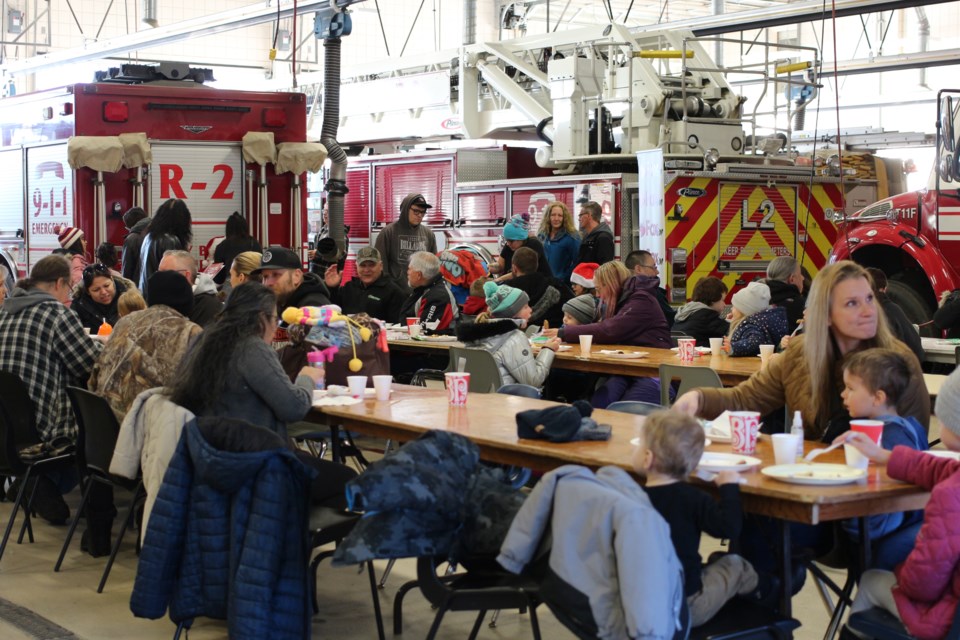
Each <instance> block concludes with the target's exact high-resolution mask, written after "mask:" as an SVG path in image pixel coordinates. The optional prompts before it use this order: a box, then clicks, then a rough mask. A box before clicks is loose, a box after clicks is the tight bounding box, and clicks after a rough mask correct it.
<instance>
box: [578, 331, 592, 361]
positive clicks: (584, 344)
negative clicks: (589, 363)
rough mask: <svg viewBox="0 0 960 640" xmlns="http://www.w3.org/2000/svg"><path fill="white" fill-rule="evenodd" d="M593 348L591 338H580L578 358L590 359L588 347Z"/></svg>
mask: <svg viewBox="0 0 960 640" xmlns="http://www.w3.org/2000/svg"><path fill="white" fill-rule="evenodd" d="M592 346H593V336H580V356H581V357H583V358H589V357H590V347H592Z"/></svg>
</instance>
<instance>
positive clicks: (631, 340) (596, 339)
mask: <svg viewBox="0 0 960 640" xmlns="http://www.w3.org/2000/svg"><path fill="white" fill-rule="evenodd" d="M659 285H660V280H659V278H651V277H650V276H633V277H632V278H630V279H629V280H627V281H626V282H625V283H624V285H623V293H622V294H620V299H619V300H617V310H616V312H615V313H614V314H613V315H612V316H611V317H609V318H607V319H606V320H601V321H600V322H595V323H593V324H582V325H579V326H576V325H569V326H568V325H565V326H564V327H563V340H564V341H565V342H579V341H580V336H581V335H591V334H592V335H593V343H594V344H626V345H631V346H636V347H657V348H661V349H669V348H670V345H671V344H672V343H671V341H670V329H669V328H668V327H667V319H666V318H665V317H664V315H663V311H662V310H661V309H660V303H659V302H657V294H656V290H657V287H658V286H659Z"/></svg>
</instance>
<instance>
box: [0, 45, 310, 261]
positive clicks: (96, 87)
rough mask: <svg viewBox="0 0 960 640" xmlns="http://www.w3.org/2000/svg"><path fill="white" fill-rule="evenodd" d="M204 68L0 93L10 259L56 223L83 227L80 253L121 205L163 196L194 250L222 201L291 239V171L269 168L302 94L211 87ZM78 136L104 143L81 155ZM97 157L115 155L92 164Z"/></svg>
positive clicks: (45, 243)
mask: <svg viewBox="0 0 960 640" xmlns="http://www.w3.org/2000/svg"><path fill="white" fill-rule="evenodd" d="M158 78H159V80H158ZM208 78H209V72H208V71H206V70H196V69H191V68H189V67H187V66H186V65H178V64H163V65H161V66H160V67H159V68H154V67H149V68H148V67H144V66H141V65H125V66H124V67H121V68H119V69H118V70H114V71H113V72H112V73H111V74H109V76H108V77H106V78H105V79H104V81H100V82H94V83H89V84H76V85H73V86H69V87H66V88H64V89H57V90H51V91H43V92H37V93H33V94H26V95H22V96H17V97H12V98H7V99H4V100H3V101H2V102H0V175H3V185H4V189H2V190H0V251H2V253H0V255H2V256H3V257H2V258H0V259H2V260H3V262H5V263H7V266H8V267H12V269H11V271H12V272H13V273H19V274H21V275H23V274H25V273H26V272H27V271H28V270H29V268H30V267H31V266H32V265H33V264H34V263H36V261H37V260H39V259H40V258H42V257H43V256H45V255H47V254H49V253H50V252H51V251H52V250H53V249H56V248H58V247H59V245H58V243H57V233H56V231H55V229H56V228H58V227H59V226H60V225H69V226H76V227H79V228H80V229H81V230H83V232H84V234H85V236H86V239H87V247H88V249H87V250H88V253H92V252H93V251H94V250H95V248H96V247H97V246H98V245H99V244H100V243H101V242H112V243H113V244H115V245H122V243H123V238H124V236H125V235H126V231H125V229H124V226H123V221H122V219H121V216H122V215H123V213H124V212H125V211H127V210H128V209H129V208H130V207H132V206H139V207H142V208H143V209H144V210H145V211H147V212H148V213H150V212H152V211H153V210H155V209H156V207H157V206H159V205H160V204H161V203H162V202H164V201H165V200H167V199H168V198H180V199H182V200H184V201H185V202H186V203H187V205H188V206H189V208H190V211H191V214H192V217H193V233H194V239H193V246H194V247H195V253H198V254H199V257H200V258H201V259H203V258H205V257H206V250H207V249H208V248H209V246H210V241H211V240H212V239H213V238H215V237H217V236H222V235H223V229H224V223H225V221H226V219H227V217H228V216H229V215H230V214H231V213H232V212H234V211H239V212H241V213H243V214H244V215H245V217H246V218H247V220H248V221H249V224H250V230H251V232H252V234H253V235H254V236H255V237H256V238H257V239H258V240H259V241H260V242H261V243H262V244H263V245H264V246H266V245H268V244H283V245H288V246H300V245H301V244H302V239H303V237H304V234H305V231H306V227H305V215H304V207H305V206H306V189H305V186H304V183H303V173H301V172H300V171H298V170H297V168H296V167H295V168H294V169H292V170H289V167H288V170H287V171H285V172H284V171H280V170H278V169H277V165H276V164H274V158H273V157H272V155H271V154H274V152H275V150H274V149H273V148H272V147H273V145H274V144H275V145H276V147H277V148H279V149H282V148H283V147H284V145H285V144H288V143H304V142H305V141H306V112H307V105H306V98H305V96H304V95H303V94H302V93H273V92H254V91H225V90H219V89H213V88H209V87H205V86H203V84H202V82H203V80H205V79H208ZM130 83H134V84H130ZM85 140H94V141H96V142H97V143H98V144H100V145H105V146H101V147H98V148H99V149H103V148H106V149H108V151H107V152H103V151H96V152H92V153H90V154H87V156H93V157H92V159H91V158H89V157H87V158H86V159H84V154H83V153H82V152H83V149H82V146H83V145H82V144H78V143H82V142H83V141H85ZM251 140H254V141H258V144H259V145H260V146H259V147H258V148H259V149H260V151H259V152H258V151H256V149H254V150H251V147H255V146H257V145H252V144H251ZM263 145H265V147H266V151H263V148H264V147H263ZM317 146H318V147H320V148H321V149H322V146H320V145H317ZM71 147H73V148H76V150H77V151H80V153H74V152H73V151H71ZM113 152H115V153H113ZM276 154H279V152H278V151H277V152H276ZM264 155H265V156H267V157H268V159H266V160H265V159H263V158H262V156H264ZM74 156H75V157H74ZM245 156H246V158H250V159H252V160H256V161H248V160H247V159H246V158H245ZM324 157H325V156H324ZM107 158H109V159H110V162H115V163H116V164H114V165H113V166H108V167H103V166H98V165H97V163H98V162H101V161H106V160H105V159H107ZM118 158H119V160H117V159H118ZM71 162H73V164H74V165H78V166H75V167H71ZM321 162H322V160H321ZM293 165H296V162H293ZM88 257H92V256H88Z"/></svg>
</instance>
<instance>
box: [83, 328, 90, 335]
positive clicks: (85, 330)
mask: <svg viewBox="0 0 960 640" xmlns="http://www.w3.org/2000/svg"><path fill="white" fill-rule="evenodd" d="M83 332H84V333H85V334H87V335H90V327H84V328H83Z"/></svg>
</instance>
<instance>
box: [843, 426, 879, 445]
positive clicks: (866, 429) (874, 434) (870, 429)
mask: <svg viewBox="0 0 960 640" xmlns="http://www.w3.org/2000/svg"><path fill="white" fill-rule="evenodd" d="M850 431H856V432H858V433H863V434H866V436H867V437H868V438H870V439H871V440H873V441H874V442H876V443H877V446H880V439H881V438H882V437H883V421H882V420H851V421H850Z"/></svg>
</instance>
